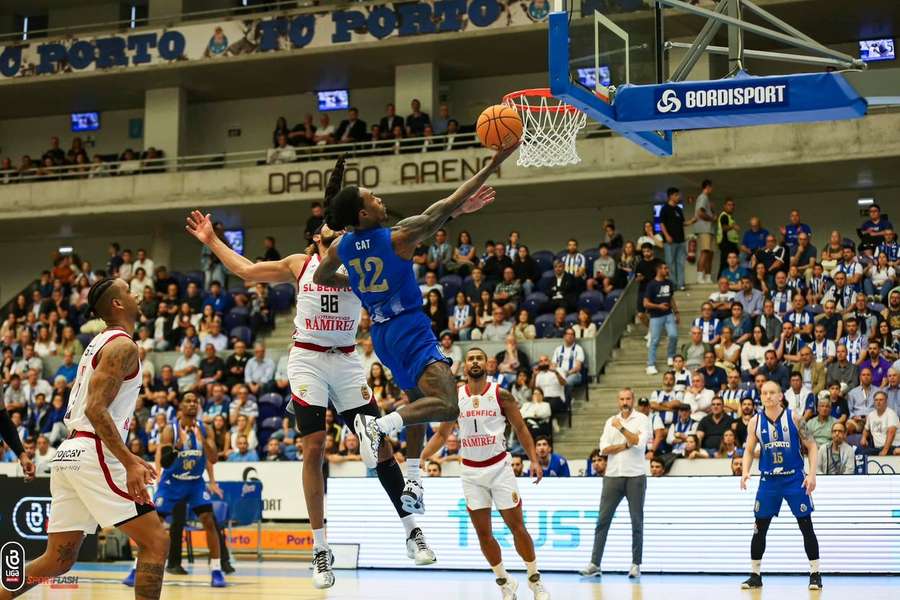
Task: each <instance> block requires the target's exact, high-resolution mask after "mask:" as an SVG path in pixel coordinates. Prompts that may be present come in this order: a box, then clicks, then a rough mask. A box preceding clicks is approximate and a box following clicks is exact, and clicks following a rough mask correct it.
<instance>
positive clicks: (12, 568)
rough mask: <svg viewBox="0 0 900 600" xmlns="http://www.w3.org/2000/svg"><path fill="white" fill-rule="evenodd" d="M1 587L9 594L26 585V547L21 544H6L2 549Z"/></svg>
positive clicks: (0, 558) (0, 563)
mask: <svg viewBox="0 0 900 600" xmlns="http://www.w3.org/2000/svg"><path fill="white" fill-rule="evenodd" d="M0 585H2V586H3V589H4V590H6V591H8V592H17V591H19V590H20V589H22V586H24V585H25V547H24V546H22V544H20V543H19V542H6V543H5V544H3V547H2V548H0Z"/></svg>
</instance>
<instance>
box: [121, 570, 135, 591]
mask: <svg viewBox="0 0 900 600" xmlns="http://www.w3.org/2000/svg"><path fill="white" fill-rule="evenodd" d="M134 575H135V573H134V569H132V570H130V571H129V572H128V577H126V578H125V579H123V580H122V583H123V584H124V585H127V586H128V587H134Z"/></svg>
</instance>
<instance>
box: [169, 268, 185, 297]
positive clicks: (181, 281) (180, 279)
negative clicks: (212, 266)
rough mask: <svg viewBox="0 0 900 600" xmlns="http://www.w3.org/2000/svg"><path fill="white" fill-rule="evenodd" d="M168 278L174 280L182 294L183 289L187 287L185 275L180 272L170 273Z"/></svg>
mask: <svg viewBox="0 0 900 600" xmlns="http://www.w3.org/2000/svg"><path fill="white" fill-rule="evenodd" d="M169 277H171V278H172V279H174V280H175V282H176V283H177V284H178V289H179V290H181V291H182V292H184V289H185V288H186V287H187V277H186V276H185V274H184V273H182V272H180V271H172V272H170V273H169Z"/></svg>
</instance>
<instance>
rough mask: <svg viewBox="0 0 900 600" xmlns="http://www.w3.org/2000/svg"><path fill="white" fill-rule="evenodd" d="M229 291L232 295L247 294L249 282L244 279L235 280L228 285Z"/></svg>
mask: <svg viewBox="0 0 900 600" xmlns="http://www.w3.org/2000/svg"><path fill="white" fill-rule="evenodd" d="M228 293H229V294H231V295H235V294H246V293H247V284H246V283H244V282H243V281H240V280H239V281H235V282H234V283H232V284H231V285H229V286H228Z"/></svg>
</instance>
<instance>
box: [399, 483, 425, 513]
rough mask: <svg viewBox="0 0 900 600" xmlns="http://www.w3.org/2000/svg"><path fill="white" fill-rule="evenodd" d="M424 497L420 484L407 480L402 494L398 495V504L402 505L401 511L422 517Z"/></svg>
mask: <svg viewBox="0 0 900 600" xmlns="http://www.w3.org/2000/svg"><path fill="white" fill-rule="evenodd" d="M424 495H425V490H423V489H422V484H421V482H419V481H416V480H414V479H407V480H406V486H405V487H404V488H403V493H402V494H400V503H401V504H402V505H403V510H405V511H406V512H408V513H412V514H416V515H424V514H425V500H424Z"/></svg>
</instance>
